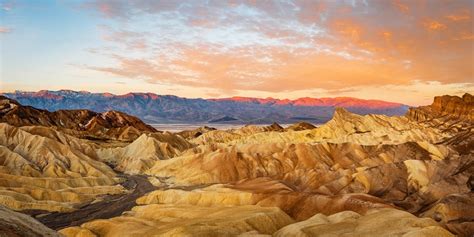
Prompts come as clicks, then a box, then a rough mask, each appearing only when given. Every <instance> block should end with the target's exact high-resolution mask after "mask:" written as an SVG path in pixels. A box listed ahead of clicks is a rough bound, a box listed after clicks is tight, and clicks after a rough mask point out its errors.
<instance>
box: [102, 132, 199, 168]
mask: <svg viewBox="0 0 474 237" xmlns="http://www.w3.org/2000/svg"><path fill="white" fill-rule="evenodd" d="M191 147H193V145H192V144H191V143H189V142H187V141H186V140H184V139H183V138H182V137H180V136H177V135H175V134H171V133H154V134H143V135H141V136H140V137H139V138H137V139H136V140H135V141H133V142H132V143H130V144H129V145H127V146H125V147H116V148H104V149H98V150H97V154H98V157H99V159H100V160H101V161H104V162H106V163H107V164H110V165H112V166H114V167H115V169H116V170H118V171H121V172H125V173H127V174H143V173H144V172H145V171H147V170H148V169H150V168H151V167H152V166H153V165H155V164H156V163H157V162H158V161H160V160H166V159H170V158H173V157H175V156H177V155H179V154H180V153H181V152H182V151H184V150H187V149H189V148H191Z"/></svg>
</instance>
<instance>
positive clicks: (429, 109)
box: [407, 93, 474, 123]
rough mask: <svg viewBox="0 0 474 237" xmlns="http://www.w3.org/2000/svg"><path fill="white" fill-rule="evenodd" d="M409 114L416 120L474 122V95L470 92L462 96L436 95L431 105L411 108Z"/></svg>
mask: <svg viewBox="0 0 474 237" xmlns="http://www.w3.org/2000/svg"><path fill="white" fill-rule="evenodd" d="M407 116H408V117H410V118H411V119H414V120H416V121H419V122H422V121H427V120H433V119H438V120H448V119H456V120H465V121H468V122H471V123H472V122H474V96H472V95H471V94H469V93H466V94H464V95H463V96H462V97H458V96H449V95H444V96H436V97H435V98H434V101H433V103H432V104H431V105H429V106H422V107H418V108H410V109H409V110H408V112H407Z"/></svg>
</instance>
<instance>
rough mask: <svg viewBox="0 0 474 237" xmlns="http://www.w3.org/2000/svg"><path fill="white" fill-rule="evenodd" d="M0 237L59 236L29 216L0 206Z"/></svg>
mask: <svg viewBox="0 0 474 237" xmlns="http://www.w3.org/2000/svg"><path fill="white" fill-rule="evenodd" d="M0 236H5V237H17V236H18V237H20V236H21V237H60V236H61V235H60V234H58V233H56V232H55V231H54V230H51V229H49V228H48V227H46V226H44V225H43V224H41V223H40V222H38V221H37V220H35V219H34V218H32V217H30V216H27V215H25V214H21V213H18V212H14V211H12V210H9V209H8V208H5V207H3V206H1V205H0Z"/></svg>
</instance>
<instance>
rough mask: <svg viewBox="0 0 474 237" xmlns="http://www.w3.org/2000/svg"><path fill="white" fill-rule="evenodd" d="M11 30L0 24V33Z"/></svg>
mask: <svg viewBox="0 0 474 237" xmlns="http://www.w3.org/2000/svg"><path fill="white" fill-rule="evenodd" d="M10 32H12V29H11V28H8V27H5V26H0V34H6V33H10Z"/></svg>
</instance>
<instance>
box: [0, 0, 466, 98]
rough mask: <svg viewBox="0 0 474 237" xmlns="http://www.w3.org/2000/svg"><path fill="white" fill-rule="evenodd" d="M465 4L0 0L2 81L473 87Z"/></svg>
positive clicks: (229, 90) (113, 88) (236, 90)
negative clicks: (0, 0)
mask: <svg viewBox="0 0 474 237" xmlns="http://www.w3.org/2000/svg"><path fill="white" fill-rule="evenodd" d="M473 4H474V3H473V2H472V1H470V0H459V1H449V0H446V1H445V0H434V1H422V0H419V1H418V0H416V1H402V0H393V1H391V0H387V1H369V0H361V1H356V0H352V1H343V0H341V1H200V0H198V1H159V2H156V1H131V2H130V1H121V0H114V1H40V2H38V1H21V0H18V1H9V0H2V2H1V9H0V14H1V15H0V17H1V23H0V43H1V46H2V54H1V59H2V61H1V65H2V72H1V83H2V84H1V90H2V91H3V92H10V91H13V90H16V89H21V90H29V91H38V90H39V89H55V90H58V89H73V90H87V91H93V92H111V93H115V94H125V93H128V92H131V91H134V92H154V93H157V94H172V95H177V96H181V97H188V98H189V97H200V98H227V97H233V96H244V97H257V98H267V97H273V98H280V99H297V98H301V97H317V98H320V97H358V98H362V99H379V100H387V101H395V102H399V103H403V104H408V105H422V104H429V103H430V101H431V99H432V97H433V96H435V95H439V94H443V93H445V94H446V93H448V94H458V95H461V94H462V93H463V92H465V91H473V90H474V87H473V83H472V81H473V76H472V75H473V67H472V65H473V64H474V59H473V40H474V33H473V27H472V25H473V20H472V17H473V9H474V6H473Z"/></svg>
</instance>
